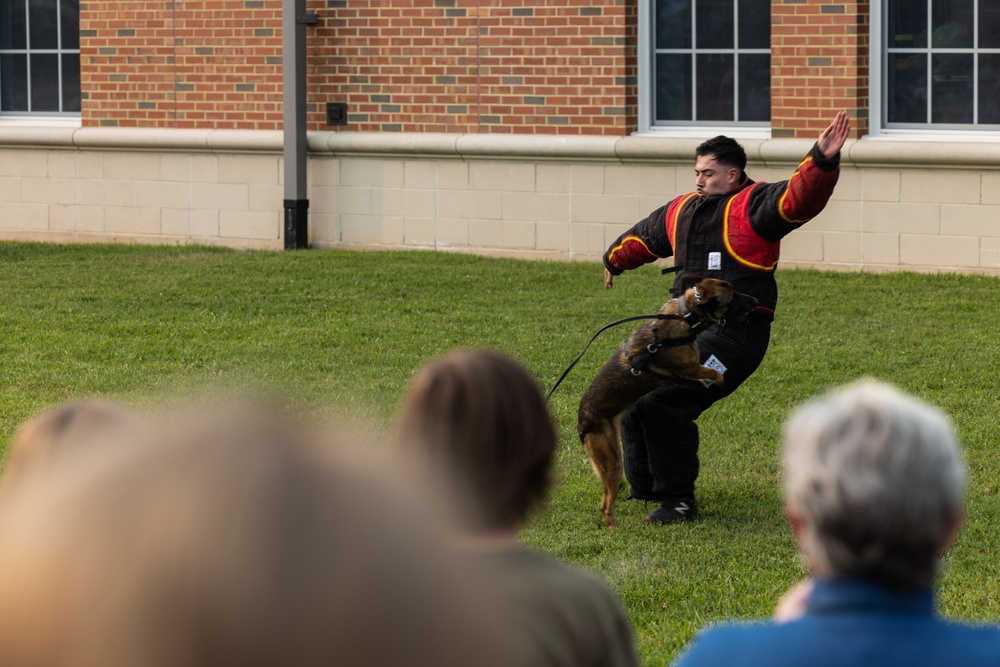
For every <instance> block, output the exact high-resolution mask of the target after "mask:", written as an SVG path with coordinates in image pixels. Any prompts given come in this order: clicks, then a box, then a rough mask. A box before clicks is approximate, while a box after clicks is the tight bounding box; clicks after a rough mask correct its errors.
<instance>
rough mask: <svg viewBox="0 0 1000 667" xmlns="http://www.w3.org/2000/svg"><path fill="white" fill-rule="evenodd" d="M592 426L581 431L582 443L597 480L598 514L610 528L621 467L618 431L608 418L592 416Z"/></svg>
mask: <svg viewBox="0 0 1000 667" xmlns="http://www.w3.org/2000/svg"><path fill="white" fill-rule="evenodd" d="M590 426H591V427H592V428H591V429H590V430H588V431H587V432H586V433H584V434H583V436H582V437H583V446H584V447H585V448H586V450H587V456H588V457H590V465H591V466H592V467H593V469H594V474H596V475H597V478H598V479H599V480H601V514H602V515H603V516H604V521H605V523H607V524H608V525H609V526H611V527H615V526H617V525H618V522H617V521H616V520H615V501H616V500H617V499H618V491H619V489H620V488H621V484H622V476H623V466H622V454H621V448H620V447H619V445H618V430H617V429H616V428H615V424H614V423H613V422H612V421H611V420H608V419H595V420H593V421H592V422H591V424H590Z"/></svg>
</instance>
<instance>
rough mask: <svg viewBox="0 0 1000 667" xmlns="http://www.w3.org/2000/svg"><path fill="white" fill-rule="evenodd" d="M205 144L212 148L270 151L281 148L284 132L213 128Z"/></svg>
mask: <svg viewBox="0 0 1000 667" xmlns="http://www.w3.org/2000/svg"><path fill="white" fill-rule="evenodd" d="M207 144H208V147H209V148H210V149H212V150H222V151H260V152H266V153H271V152H274V151H280V150H282V147H283V146H284V133H283V132H282V131H281V130H214V131H212V132H209V133H208V137H207Z"/></svg>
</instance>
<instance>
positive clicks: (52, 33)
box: [28, 0, 59, 50]
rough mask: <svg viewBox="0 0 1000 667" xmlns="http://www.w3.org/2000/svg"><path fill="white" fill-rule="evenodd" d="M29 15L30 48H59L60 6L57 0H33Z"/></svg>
mask: <svg viewBox="0 0 1000 667" xmlns="http://www.w3.org/2000/svg"><path fill="white" fill-rule="evenodd" d="M29 6H30V7H31V9H30V12H31V13H30V14H29V15H28V34H29V38H30V42H29V44H28V48H30V49H32V50H34V49H57V48H59V16H58V9H59V6H58V4H57V3H56V0H31V2H30V4H29Z"/></svg>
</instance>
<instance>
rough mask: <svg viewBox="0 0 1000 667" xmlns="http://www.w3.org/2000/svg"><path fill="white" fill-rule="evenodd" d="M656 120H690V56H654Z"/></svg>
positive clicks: (662, 54)
mask: <svg viewBox="0 0 1000 667" xmlns="http://www.w3.org/2000/svg"><path fill="white" fill-rule="evenodd" d="M655 85H656V120H691V56H690V55H689V54H686V53H660V54H657V56H656V81H655Z"/></svg>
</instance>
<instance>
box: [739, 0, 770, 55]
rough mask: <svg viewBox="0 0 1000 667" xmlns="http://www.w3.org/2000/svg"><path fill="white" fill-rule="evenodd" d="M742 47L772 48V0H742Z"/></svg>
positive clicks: (740, 40) (740, 41)
mask: <svg viewBox="0 0 1000 667" xmlns="http://www.w3.org/2000/svg"><path fill="white" fill-rule="evenodd" d="M739 13H740V37H739V46H740V48H741V49H769V48H771V2H770V0H740V9H739Z"/></svg>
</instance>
